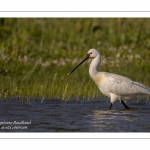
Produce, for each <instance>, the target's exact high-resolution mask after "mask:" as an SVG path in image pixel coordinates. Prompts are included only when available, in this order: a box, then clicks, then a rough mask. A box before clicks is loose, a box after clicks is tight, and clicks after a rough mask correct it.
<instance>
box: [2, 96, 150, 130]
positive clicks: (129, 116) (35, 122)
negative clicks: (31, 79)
mask: <svg viewBox="0 0 150 150" xmlns="http://www.w3.org/2000/svg"><path fill="white" fill-rule="evenodd" d="M148 102H149V101H147V100H140V101H137V100H131V101H128V102H127V105H128V106H129V107H130V108H131V109H129V110H126V109H124V107H123V105H122V104H121V103H120V102H115V103H114V104H113V106H112V110H109V109H108V107H109V105H110V102H109V101H107V100H106V99H101V100H91V101H86V100H83V101H81V102H77V101H76V100H71V101H69V102H64V101H61V100H45V101H44V102H43V103H41V101H40V100H38V99H31V100H30V103H29V102H28V103H27V102H20V101H17V100H7V101H6V100H0V132H149V131H150V115H149V114H150V104H149V103H148Z"/></svg>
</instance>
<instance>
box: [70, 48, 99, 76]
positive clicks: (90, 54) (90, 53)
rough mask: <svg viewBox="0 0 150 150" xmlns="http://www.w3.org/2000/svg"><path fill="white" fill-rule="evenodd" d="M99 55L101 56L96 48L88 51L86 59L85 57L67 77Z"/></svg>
mask: <svg viewBox="0 0 150 150" xmlns="http://www.w3.org/2000/svg"><path fill="white" fill-rule="evenodd" d="M97 55H99V52H98V51H97V50H96V49H94V48H92V49H90V50H89V51H88V53H87V55H86V57H85V58H84V59H83V60H82V61H81V62H80V63H79V64H78V65H77V66H76V67H75V68H74V69H73V70H72V71H71V72H70V73H68V74H67V76H69V75H70V74H71V73H72V72H73V71H75V70H76V69H77V68H78V67H79V66H80V65H81V64H82V63H83V62H84V61H86V60H87V59H89V58H92V59H93V58H95V57H96V56H97Z"/></svg>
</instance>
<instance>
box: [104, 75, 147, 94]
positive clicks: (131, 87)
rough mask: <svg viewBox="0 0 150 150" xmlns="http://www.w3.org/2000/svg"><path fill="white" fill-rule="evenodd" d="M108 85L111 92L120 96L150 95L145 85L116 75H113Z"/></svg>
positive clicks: (109, 78)
mask: <svg viewBox="0 0 150 150" xmlns="http://www.w3.org/2000/svg"><path fill="white" fill-rule="evenodd" d="M106 84H107V85H106V86H107V88H108V89H109V91H110V92H112V93H115V94H117V95H120V96H125V95H139V94H150V89H149V88H147V87H146V86H145V85H143V84H141V83H138V82H134V81H132V80H131V79H129V78H127V77H124V76H120V75H116V74H111V76H109V77H108V82H107V83H106Z"/></svg>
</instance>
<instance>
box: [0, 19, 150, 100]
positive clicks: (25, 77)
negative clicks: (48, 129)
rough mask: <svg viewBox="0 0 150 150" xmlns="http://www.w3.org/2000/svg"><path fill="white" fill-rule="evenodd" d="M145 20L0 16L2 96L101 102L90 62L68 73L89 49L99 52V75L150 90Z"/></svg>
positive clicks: (149, 32) (149, 41)
mask: <svg viewBox="0 0 150 150" xmlns="http://www.w3.org/2000/svg"><path fill="white" fill-rule="evenodd" d="M149 24H150V19H148V18H143V19H142V18H106V19H105V18H1V19H0V39H1V40H0V93H1V95H0V96H1V97H2V98H8V97H15V98H19V99H21V98H22V97H29V98H30V97H40V98H41V99H42V101H43V99H44V98H49V99H62V100H65V101H67V100H69V99H71V98H77V99H79V98H86V99H92V98H99V97H100V96H102V94H101V93H100V92H99V90H98V88H97V87H96V85H95V84H94V82H93V81H92V79H90V77H89V75H88V66H89V61H88V62H86V63H84V64H83V65H82V66H81V67H80V68H78V69H77V70H76V71H75V72H74V73H73V74H72V75H71V76H70V77H66V74H67V73H68V72H69V71H70V70H71V69H72V68H73V67H74V66H75V65H77V64H78V62H79V61H81V60H82V58H84V57H85V55H86V53H87V51H88V50H89V49H90V48H96V49H98V50H99V51H100V53H101V55H102V56H103V57H102V63H101V68H100V70H101V71H108V72H113V73H117V74H121V75H124V76H127V77H129V78H131V79H133V80H135V81H138V82H141V83H143V84H146V85H147V86H149V87H150V65H149V64H150V26H149Z"/></svg>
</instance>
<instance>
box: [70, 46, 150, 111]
mask: <svg viewBox="0 0 150 150" xmlns="http://www.w3.org/2000/svg"><path fill="white" fill-rule="evenodd" d="M88 58H92V61H91V63H90V67H89V74H90V76H91V78H92V79H93V81H94V82H95V83H96V85H97V86H98V88H99V89H100V91H101V92H102V93H103V94H104V95H106V96H108V97H110V102H111V104H110V107H109V108H110V109H111V107H112V104H113V103H114V102H115V101H116V100H119V101H120V102H121V103H122V104H123V105H124V107H125V108H127V109H129V107H128V106H127V105H126V104H125V103H124V101H123V99H127V100H128V99H131V98H134V97H137V96H139V95H146V94H149V95H150V88H148V87H146V86H145V85H143V84H141V83H138V82H135V81H133V80H131V79H129V78H127V77H124V76H121V75H117V74H113V73H107V72H98V68H99V65H100V61H101V56H100V53H99V52H98V51H97V50H96V49H90V50H89V51H88V53H87V56H86V58H85V59H84V60H83V61H82V62H81V63H80V64H79V65H77V66H76V67H75V68H74V69H73V70H72V71H71V72H70V73H69V74H68V76H69V75H70V74H71V73H72V72H73V71H74V70H75V69H76V68H77V67H79V66H80V65H81V64H82V63H83V62H84V61H85V60H87V59H88Z"/></svg>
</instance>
